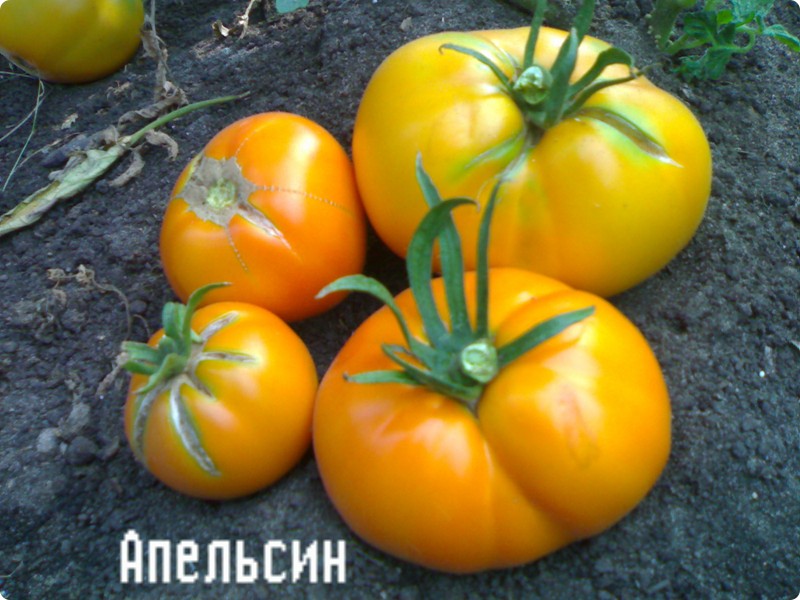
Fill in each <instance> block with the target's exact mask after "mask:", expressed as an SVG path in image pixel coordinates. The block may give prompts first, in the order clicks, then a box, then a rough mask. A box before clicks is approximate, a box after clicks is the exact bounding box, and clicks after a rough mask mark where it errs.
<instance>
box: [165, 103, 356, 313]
mask: <svg viewBox="0 0 800 600" xmlns="http://www.w3.org/2000/svg"><path fill="white" fill-rule="evenodd" d="M365 253H366V219H365V217H364V214H363V209H362V207H361V202H360V200H359V197H358V192H357V190H356V184H355V176H354V174H353V168H352V164H351V162H350V159H349V157H348V156H347V154H346V152H345V150H344V149H343V148H342V146H341V145H340V144H339V143H338V142H337V141H336V140H335V139H334V138H333V136H331V134H330V133H328V132H327V131H326V130H325V129H323V128H322V127H321V126H319V125H317V124H316V123H314V122H312V121H310V120H308V119H306V118H304V117H301V116H298V115H293V114H288V113H280V112H273V113H263V114H258V115H254V116H251V117H248V118H245V119H242V120H240V121H237V122H236V123H233V124H232V125H230V126H228V127H226V128H225V129H223V130H222V131H220V132H219V133H218V134H217V135H216V136H214V138H213V139H212V140H211V141H210V142H209V143H208V145H207V146H206V147H205V149H204V150H203V151H202V152H201V153H200V154H199V155H198V156H196V157H195V158H194V159H193V160H192V161H191V162H190V163H189V165H188V166H187V167H186V169H185V170H184V171H183V173H182V174H181V175H180V177H179V178H178V181H177V183H176V184H175V189H174V191H173V193H172V198H171V200H170V202H169V204H168V206H167V209H166V213H165V215H164V221H163V224H162V228H161V259H162V263H163V266H164V272H165V273H166V276H167V279H168V280H169V282H170V284H171V285H172V288H173V289H174V290H175V293H176V294H177V295H178V297H180V298H181V299H184V300H185V299H186V298H187V297H188V296H189V294H191V293H192V292H193V291H194V290H196V289H198V288H199V287H201V286H203V285H205V284H208V283H212V282H216V281H229V282H231V283H232V285H231V286H230V287H227V288H224V289H218V290H214V291H212V292H211V293H210V294H209V295H208V296H207V297H206V298H204V300H203V302H205V303H211V302H219V301H221V300H239V301H243V302H250V303H252V304H258V305H260V306H263V307H265V308H267V309H268V310H270V311H272V312H274V313H275V314H277V315H278V316H280V317H281V318H283V319H285V320H290V321H291V320H297V319H303V318H306V317H310V316H312V315H315V314H318V313H320V312H322V311H324V310H327V309H329V308H330V307H331V306H333V305H334V304H335V303H336V302H338V301H340V300H341V299H342V298H343V295H341V294H339V295H338V296H331V297H328V298H325V299H324V300H316V299H315V298H314V296H315V295H316V293H317V292H319V291H320V289H322V287H323V286H325V285H326V284H328V283H330V282H331V281H333V280H334V279H336V278H338V277H341V276H343V275H348V274H351V273H358V272H359V271H360V270H361V269H362V267H363V264H364V257H365Z"/></svg>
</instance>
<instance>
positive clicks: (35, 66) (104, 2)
mask: <svg viewBox="0 0 800 600" xmlns="http://www.w3.org/2000/svg"><path fill="white" fill-rule="evenodd" d="M143 22H144V5H143V3H142V0H6V2H5V3H2V5H0V53H2V54H4V55H6V56H7V57H8V58H9V60H11V61H12V62H14V63H15V64H18V65H19V66H20V67H22V68H23V69H25V70H26V71H29V72H31V73H32V74H34V75H36V76H38V77H41V78H42V79H45V80H47V81H53V82H57V83H85V82H89V81H94V80H97V79H101V78H102V77H105V76H107V75H110V74H111V73H113V72H115V71H117V70H118V69H120V68H121V67H122V66H123V65H125V64H126V63H127V62H128V61H129V60H130V58H131V57H132V56H133V54H134V53H135V52H136V50H137V48H138V47H139V43H140V29H141V27H142V23H143Z"/></svg>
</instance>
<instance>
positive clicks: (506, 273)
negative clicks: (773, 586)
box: [313, 162, 670, 573]
mask: <svg viewBox="0 0 800 600" xmlns="http://www.w3.org/2000/svg"><path fill="white" fill-rule="evenodd" d="M417 179H418V181H419V182H420V189H421V190H422V192H423V195H424V197H425V201H426V204H428V205H429V206H431V209H430V211H429V212H428V213H426V215H425V217H424V218H423V220H422V222H421V224H420V226H419V227H418V229H417V231H416V232H415V234H414V237H413V238H412V240H411V244H410V247H409V253H408V257H407V258H406V266H407V271H408V280H409V285H410V287H409V289H408V290H406V291H405V292H402V293H401V294H400V295H399V296H397V297H396V298H394V299H392V296H391V294H390V293H389V291H388V290H387V289H386V288H385V287H384V286H383V285H382V284H381V283H379V282H377V281H376V280H374V279H371V278H367V277H364V276H363V275H362V276H351V277H347V278H345V279H343V280H340V281H337V282H335V283H334V284H332V285H331V286H328V288H326V289H325V290H323V293H325V292H327V291H336V290H339V289H347V290H357V291H362V292H367V293H370V294H372V295H373V296H375V297H377V298H379V299H381V300H382V301H383V302H384V303H385V304H386V306H385V307H384V308H382V309H380V310H378V311H377V312H376V313H374V314H373V315H372V316H371V317H369V318H368V319H367V320H366V321H365V322H364V323H363V324H362V325H361V326H360V327H359V328H358V329H357V330H356V332H355V333H354V334H353V336H352V337H351V338H350V340H348V342H347V343H346V344H345V346H344V348H342V350H341V351H340V353H339V355H338V356H337V357H336V359H335V360H334V361H333V364H332V365H331V366H330V368H329V370H328V372H327V373H326V375H325V377H324V379H323V381H322V383H321V385H320V388H319V392H318V394H317V400H316V403H315V408H314V425H313V427H314V436H313V437H314V452H315V455H316V458H317V464H318V466H319V470H320V473H321V475H322V480H323V483H324V484H325V489H326V490H327V492H328V495H329V496H330V498H331V500H332V501H333V504H334V505H335V506H336V508H337V510H338V511H339V513H340V514H341V515H342V518H343V519H344V520H345V521H346V522H347V524H348V525H349V526H350V527H351V528H352V529H353V531H355V533H356V534H358V535H359V536H361V537H362V538H363V539H364V540H366V541H367V542H369V543H371V544H373V545H375V546H377V547H378V548H380V549H382V550H384V551H386V552H389V553H391V554H393V555H395V556H398V557H400V558H403V559H406V560H409V561H412V562H415V563H419V564H422V565H425V566H427V567H431V568H434V569H440V570H444V571H452V572H461V573H463V572H472V571H480V570H484V569H492V568H499V567H508V566H511V565H517V564H521V563H525V562H528V561H532V560H535V559H537V558H539V557H541V556H543V555H544V554H547V553H548V552H552V551H554V550H556V549H558V548H560V547H562V546H564V545H565V544H567V543H569V542H571V541H573V540H578V539H582V538H585V537H588V536H591V535H594V534H597V533H599V532H600V531H603V530H604V529H606V528H607V527H609V526H610V525H612V524H613V523H615V522H616V521H618V520H619V519H621V518H622V517H623V516H624V515H625V514H627V513H628V512H629V511H630V510H632V509H633V507H634V506H636V504H637V503H638V502H639V501H640V500H641V499H642V498H643V497H644V496H645V495H646V494H647V492H648V491H649V490H650V488H651V487H652V486H653V484H654V483H655V481H656V480H657V478H658V476H659V475H660V473H661V471H662V469H663V468H664V465H665V463H666V460H667V456H668V454H669V448H670V404H669V397H668V394H667V388H666V385H665V383H664V378H663V376H662V374H661V369H660V368H659V365H658V362H657V361H656V358H655V357H654V355H653V353H652V351H651V350H650V347H649V346H648V344H647V342H646V341H645V339H644V337H643V336H642V335H641V333H639V331H638V330H637V329H636V327H635V326H634V325H633V324H632V323H631V322H630V321H628V319H626V318H625V317H624V316H623V315H622V314H621V313H620V312H619V311H618V310H616V309H615V308H614V307H613V306H612V305H611V304H609V303H608V302H607V301H605V300H603V299H602V298H600V297H598V296H595V295H593V294H590V293H588V292H581V291H577V290H574V289H572V288H570V287H568V286H567V285H565V284H563V283H560V282H558V281H555V280H553V279H550V278H548V277H545V276H543V275H538V274H535V273H533V272H531V271H524V270H521V269H514V268H495V269H489V267H488V259H487V248H488V245H489V231H490V227H489V224H490V221H491V215H492V214H493V211H494V207H495V204H496V202H497V199H498V191H499V188H500V186H495V189H494V190H493V192H492V193H491V195H490V197H489V201H488V203H487V205H486V206H485V207H484V211H483V212H484V214H483V217H482V220H481V225H480V232H479V238H478V248H477V251H476V254H477V256H478V268H477V269H476V271H471V272H468V273H466V274H465V273H464V271H463V263H462V261H461V256H462V252H461V248H460V246H459V238H458V234H457V232H456V228H455V225H454V223H453V220H452V217H451V215H450V214H449V213H450V212H452V211H453V210H454V209H455V208H458V207H459V206H461V205H464V204H466V203H468V202H469V201H468V200H466V199H463V198H461V199H453V200H446V201H443V200H441V198H440V197H439V195H438V192H437V190H436V188H435V187H434V185H433V182H432V181H431V180H430V178H429V177H428V176H427V174H426V173H425V172H424V171H423V170H422V166H421V163H420V162H418V163H417ZM437 240H438V249H439V252H440V257H441V261H442V277H441V278H440V279H434V280H431V279H430V268H431V259H432V256H433V248H434V244H435V243H437ZM398 367H399V368H398Z"/></svg>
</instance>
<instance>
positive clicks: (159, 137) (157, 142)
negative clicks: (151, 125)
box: [144, 131, 178, 160]
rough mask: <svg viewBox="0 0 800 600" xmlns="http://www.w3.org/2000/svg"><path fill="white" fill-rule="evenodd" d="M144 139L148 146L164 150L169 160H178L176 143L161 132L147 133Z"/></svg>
mask: <svg viewBox="0 0 800 600" xmlns="http://www.w3.org/2000/svg"><path fill="white" fill-rule="evenodd" d="M144 139H145V141H146V142H147V143H148V144H152V145H153V146H158V147H160V148H164V149H166V151H167V153H168V154H169V159H170V160H175V159H176V158H178V142H176V141H175V140H173V139H172V138H171V137H170V136H168V135H167V134H166V133H164V132H163V131H149V132H147V135H145V136H144Z"/></svg>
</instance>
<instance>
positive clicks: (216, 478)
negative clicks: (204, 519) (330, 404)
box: [125, 302, 317, 500]
mask: <svg viewBox="0 0 800 600" xmlns="http://www.w3.org/2000/svg"><path fill="white" fill-rule="evenodd" d="M191 326H192V330H193V331H194V332H195V333H196V337H195V339H194V341H192V342H191V344H190V346H189V347H190V348H191V351H190V353H189V356H188V357H187V361H186V365H185V368H183V369H180V370H177V371H176V372H175V373H173V374H172V376H171V377H169V378H166V379H165V380H164V381H162V382H160V383H159V384H158V385H157V386H155V387H154V388H153V389H152V390H147V389H144V390H143V388H144V386H145V385H146V384H147V383H148V378H147V377H146V376H145V375H142V374H135V375H134V376H133V377H132V379H131V383H130V390H129V393H128V399H127V402H126V404H125V433H126V435H127V438H128V441H129V443H130V446H131V448H132V449H133V452H134V454H135V455H136V457H137V459H138V460H139V461H141V462H142V464H144V466H145V467H146V468H147V469H148V470H149V471H150V472H152V473H153V475H155V476H156V477H157V478H158V479H159V480H161V481H162V482H163V483H165V484H166V485H168V486H169V487H171V488H173V489H175V490H177V491H179V492H182V493H184V494H188V495H191V496H196V497H199V498H205V499H212V500H222V499H227V498H235V497H238V496H244V495H247V494H250V493H253V492H255V491H257V490H260V489H262V488H264V487H266V486H268V485H270V484H272V483H274V482H275V481H277V480H278V479H279V478H280V477H282V476H283V475H284V474H285V473H286V472H287V471H289V470H290V469H291V468H292V467H293V466H294V465H295V464H296V463H297V461H298V460H299V459H300V458H301V457H302V456H303V454H304V453H305V452H306V450H307V449H308V446H309V444H310V440H311V414H312V406H313V402H314V394H315V392H316V389H317V374H316V368H315V366H314V362H313V360H312V358H311V355H310V354H309V352H308V349H307V348H306V346H305V345H304V344H303V342H302V340H301V339H300V338H299V337H298V336H297V334H295V333H294V332H293V331H292V329H291V328H290V327H289V326H288V325H286V324H285V323H284V322H283V321H281V320H280V319H279V318H278V317H276V316H275V315H273V314H272V313H270V312H268V311H266V310H265V309H263V308H260V307H258V306H254V305H250V304H244V303H237V302H221V303H216V304H212V305H209V306H206V307H204V308H202V309H200V310H199V311H197V312H196V313H194V316H193V317H192V318H191ZM163 337H164V330H160V331H158V332H157V333H156V334H155V335H154V336H153V337H152V338H151V339H150V341H149V342H148V345H149V346H150V347H151V348H156V347H157V346H158V344H159V342H160V341H161V340H162V339H163Z"/></svg>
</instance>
